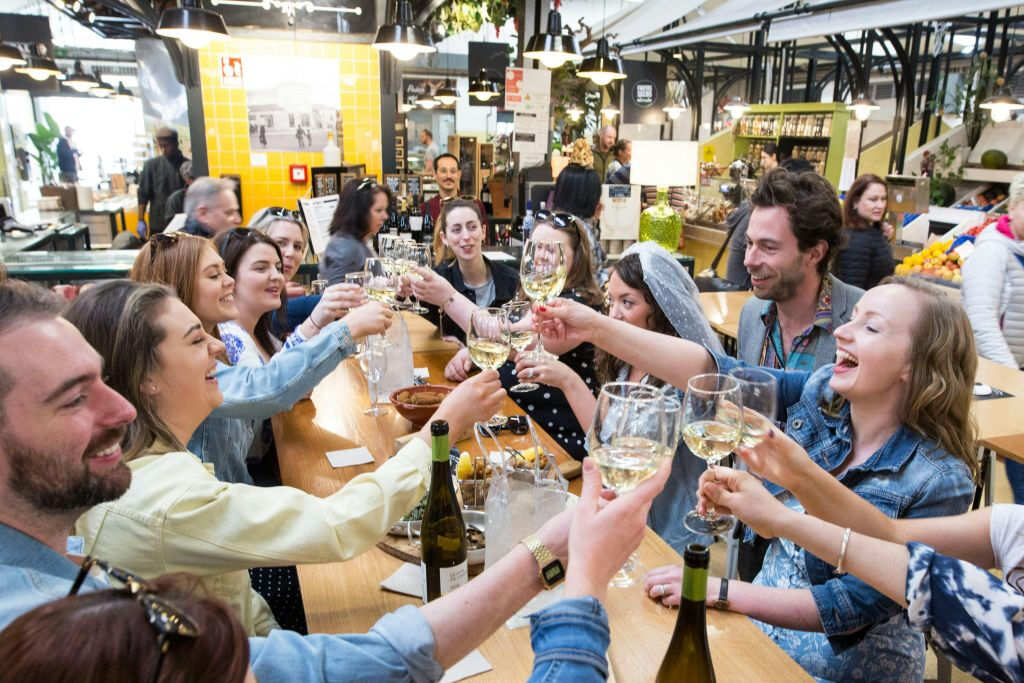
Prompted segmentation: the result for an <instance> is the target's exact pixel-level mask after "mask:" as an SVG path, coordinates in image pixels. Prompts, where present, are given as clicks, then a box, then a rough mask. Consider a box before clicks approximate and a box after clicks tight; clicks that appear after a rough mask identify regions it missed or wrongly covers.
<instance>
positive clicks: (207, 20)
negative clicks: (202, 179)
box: [156, 0, 228, 50]
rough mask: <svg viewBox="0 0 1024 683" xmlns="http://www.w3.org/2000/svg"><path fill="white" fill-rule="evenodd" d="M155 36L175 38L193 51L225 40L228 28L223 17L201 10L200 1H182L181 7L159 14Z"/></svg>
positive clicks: (171, 8)
mask: <svg viewBox="0 0 1024 683" xmlns="http://www.w3.org/2000/svg"><path fill="white" fill-rule="evenodd" d="M156 32H157V35H160V36H164V37H165V38H175V39H177V40H180V41H181V42H183V43H185V45H187V46H188V47H190V48H192V49H193V50H199V49H202V48H204V47H206V46H207V45H209V44H210V42H211V41H213V40H217V39H222V38H227V37H228V27H227V25H226V24H225V23H224V17H222V16H221V15H219V14H217V13H216V12H213V11H210V10H208V9H203V6H202V4H201V2H200V0H182V3H181V7H170V8H168V9H165V10H164V11H163V12H162V13H161V14H160V23H159V24H157V27H156Z"/></svg>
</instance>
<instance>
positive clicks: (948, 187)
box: [928, 141, 964, 206]
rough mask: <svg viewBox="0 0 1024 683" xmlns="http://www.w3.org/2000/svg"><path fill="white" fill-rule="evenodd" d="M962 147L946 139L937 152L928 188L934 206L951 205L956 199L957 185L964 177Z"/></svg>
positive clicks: (929, 197) (930, 200)
mask: <svg viewBox="0 0 1024 683" xmlns="http://www.w3.org/2000/svg"><path fill="white" fill-rule="evenodd" d="M961 149H962V148H961V147H960V146H959V145H950V144H949V142H948V141H946V142H943V143H942V145H941V146H940V147H939V151H938V152H937V153H936V154H935V167H934V171H933V173H932V179H931V183H930V184H929V188H928V200H929V202H930V203H931V204H932V205H933V206H949V205H951V204H952V203H953V202H954V201H955V200H956V186H957V184H959V183H960V182H961V181H962V180H963V179H964V165H963V162H961V160H960V154H959V152H960V150H961Z"/></svg>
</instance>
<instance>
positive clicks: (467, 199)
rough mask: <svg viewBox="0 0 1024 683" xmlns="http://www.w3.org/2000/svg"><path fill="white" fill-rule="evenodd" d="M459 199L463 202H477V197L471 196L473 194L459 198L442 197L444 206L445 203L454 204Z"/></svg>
mask: <svg viewBox="0 0 1024 683" xmlns="http://www.w3.org/2000/svg"><path fill="white" fill-rule="evenodd" d="M457 199H461V200H463V201H467V202H473V201H476V197H474V196H473V195H471V194H462V195H459V196H458V197H441V203H442V204H444V203H445V202H454V201H455V200H457Z"/></svg>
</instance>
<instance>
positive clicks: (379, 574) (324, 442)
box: [273, 316, 809, 683]
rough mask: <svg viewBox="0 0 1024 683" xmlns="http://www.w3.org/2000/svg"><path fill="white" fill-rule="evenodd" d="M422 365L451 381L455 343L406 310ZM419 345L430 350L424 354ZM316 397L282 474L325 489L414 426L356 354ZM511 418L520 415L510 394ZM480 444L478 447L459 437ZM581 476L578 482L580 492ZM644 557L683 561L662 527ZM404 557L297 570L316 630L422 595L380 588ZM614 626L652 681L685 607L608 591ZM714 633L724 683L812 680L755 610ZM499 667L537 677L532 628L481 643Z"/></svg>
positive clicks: (282, 426)
mask: <svg viewBox="0 0 1024 683" xmlns="http://www.w3.org/2000/svg"><path fill="white" fill-rule="evenodd" d="M407 321H408V323H409V328H410V338H411V339H412V342H413V348H414V349H416V350H417V352H416V353H415V354H414V364H415V365H416V366H417V367H424V366H426V367H427V368H429V371H430V381H431V382H432V383H437V384H444V383H447V382H445V380H444V366H445V364H446V363H447V360H448V358H450V356H451V354H452V352H453V350H454V348H455V347H454V346H452V345H448V344H446V343H444V342H440V341H439V340H437V339H436V336H435V334H434V331H433V326H432V325H430V323H427V322H426V321H424V320H422V319H420V318H416V317H414V316H407ZM420 348H428V349H431V350H429V351H425V352H419V351H418V350H419V349H420ZM311 398H312V400H310V401H300V402H299V403H298V404H296V406H295V407H294V408H293V409H292V410H291V411H289V412H287V413H282V414H280V415H278V416H276V417H275V418H274V420H273V424H274V437H275V440H276V443H277V453H278V459H279V460H280V465H281V478H282V480H283V482H284V483H285V484H287V485H289V486H295V487H297V488H300V489H302V490H304V491H307V492H309V493H312V494H314V495H318V496H321V497H322V496H326V495H328V494H331V493H333V492H334V491H337V490H338V489H339V488H340V487H341V486H343V485H344V484H345V483H346V482H347V481H348V480H350V479H351V478H353V477H355V476H356V475H358V474H360V473H362V472H367V471H372V470H373V469H375V468H376V467H377V466H378V465H379V464H381V463H383V462H384V461H386V460H387V458H388V457H390V456H391V455H392V454H393V453H394V451H395V449H394V441H395V438H397V437H399V436H402V435H404V434H408V433H410V432H411V431H412V427H411V425H410V423H409V422H407V421H406V420H404V419H403V418H401V417H400V416H398V415H396V414H395V412H394V410H393V409H392V411H391V412H390V413H389V414H388V415H387V416H384V417H378V418H373V417H368V416H364V415H363V414H362V411H363V409H364V408H366V407H367V406H368V405H369V403H368V398H367V390H366V384H365V382H364V381H363V379H362V377H361V376H360V373H359V369H358V366H357V365H356V362H355V361H354V360H353V359H350V360H347V361H345V362H343V363H342V364H341V365H340V366H339V367H338V369H337V370H335V371H334V372H333V373H331V375H329V376H328V377H327V378H326V379H324V381H323V382H321V383H320V385H319V386H318V387H317V388H316V389H315V390H314V391H313V395H312V397H311ZM503 411H504V412H505V414H506V415H512V414H521V411H520V410H519V408H518V406H516V405H515V403H514V402H513V401H512V400H511V399H507V400H506V401H505V406H504V407H503ZM538 431H539V432H540V437H541V439H542V440H543V441H544V443H545V445H546V446H547V448H548V449H549V450H550V451H551V452H552V453H554V454H555V455H556V457H558V459H559V460H563V459H566V458H568V456H567V455H566V454H565V453H564V452H563V451H562V450H561V449H560V448H559V447H558V446H557V444H556V442H555V441H554V440H553V439H552V438H551V437H549V436H548V435H547V434H545V433H543V431H542V430H539V428H538ZM356 445H362V446H366V447H367V448H368V449H369V450H370V453H371V454H372V455H373V457H374V460H375V464H373V465H363V466H357V467H346V468H342V469H337V470H336V469H333V468H331V466H330V465H329V464H328V462H327V458H326V457H324V453H325V452H327V451H331V450H336V449H340V448H351V447H353V446H356ZM456 445H457V446H459V447H460V448H463V449H466V450H472V451H473V452H475V451H476V447H475V445H472V446H470V445H469V444H468V443H466V442H460V443H458V444H456ZM579 485H580V480H578V479H577V480H574V481H572V482H570V490H571V491H573V492H575V493H578V492H579ZM637 555H638V557H639V559H640V561H641V562H642V563H643V564H644V565H645V566H647V567H648V568H653V567H658V566H661V565H665V564H681V563H682V559H681V558H680V557H679V555H678V554H677V553H676V552H675V551H674V550H672V548H671V547H669V546H668V545H667V544H665V542H664V541H662V540H661V539H660V538H659V537H658V536H657V535H656V534H655V533H654V532H653V531H648V533H647V536H646V537H645V538H644V541H643V543H642V544H641V545H640V548H639V550H638V551H637ZM400 564H401V563H400V562H399V560H397V559H395V558H393V557H391V556H389V555H386V554H385V553H383V552H382V551H380V550H378V549H376V548H374V549H371V550H369V551H368V552H365V553H363V554H362V555H360V556H359V557H356V558H354V559H352V560H350V561H349V562H338V563H332V564H324V565H303V566H300V567H299V568H298V572H299V583H300V584H301V586H302V594H303V599H304V601H305V605H306V619H307V622H308V624H309V629H310V631H311V632H326V633H361V632H365V631H367V630H369V628H370V627H371V626H372V625H373V624H374V622H376V621H377V620H378V619H379V618H380V617H381V616H383V615H384V614H385V613H387V612H390V611H393V610H395V609H397V608H399V607H401V606H402V605H409V604H412V605H415V604H419V600H417V599H415V598H410V597H408V596H403V595H398V594H395V593H388V592H386V591H383V590H381V588H380V582H381V581H382V580H384V579H385V578H387V577H388V576H390V575H391V574H392V573H393V572H394V571H395V570H397V569H398V568H399V566H400ZM605 607H606V609H607V610H608V614H609V618H610V624H611V629H612V644H611V647H610V648H609V651H608V657H609V662H610V663H611V667H612V671H613V673H614V675H615V678H616V680H617V681H620V682H623V683H625V682H628V681H651V680H653V679H654V676H655V673H656V672H657V669H658V665H659V664H660V663H661V658H662V656H663V654H664V652H665V650H666V649H667V647H668V642H669V640H670V638H671V636H672V629H673V628H674V626H675V619H676V614H677V611H676V610H670V609H668V608H665V607H662V606H660V605H659V604H656V603H655V602H653V601H652V600H650V599H648V598H647V597H646V596H645V595H644V593H643V590H642V588H641V587H640V586H633V587H630V588H611V589H609V593H608V599H607V601H606V604H605ZM708 638H709V641H710V645H711V654H712V657H713V659H714V662H715V673H716V676H717V679H718V680H719V681H741V682H743V683H747V681H750V680H759V679H763V678H764V677H765V672H768V671H770V672H772V677H773V678H775V679H777V680H786V681H790V680H793V681H798V680H809V678H808V676H807V675H806V674H805V673H804V671H803V669H801V668H800V666H799V665H797V664H796V662H794V661H793V660H792V659H790V658H789V656H788V655H786V653H785V652H783V651H782V650H781V649H780V648H779V647H778V646H776V645H775V644H774V643H773V642H772V641H771V640H770V639H769V638H768V637H767V636H765V635H764V634H763V633H762V632H761V631H760V630H759V629H758V628H757V627H756V626H754V624H753V623H752V622H750V621H749V620H748V619H747V618H746V617H744V616H741V615H739V614H733V613H729V612H720V611H717V610H708ZM480 650H481V652H482V653H483V655H484V656H485V657H486V658H487V660H488V661H489V662H490V663H491V665H492V666H493V667H494V670H493V671H491V672H489V673H487V674H484V675H482V676H479V677H476V678H474V679H473V680H479V681H522V680H526V679H527V678H528V677H529V674H530V671H531V668H532V665H533V654H532V650H531V648H530V642H529V629H528V628H520V629H516V630H514V631H510V630H509V629H507V628H505V627H501V628H500V629H498V631H497V632H496V633H494V634H493V635H492V636H491V637H490V638H488V639H487V641H485V642H484V644H483V645H482V646H481V647H480Z"/></svg>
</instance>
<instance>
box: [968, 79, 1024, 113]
mask: <svg viewBox="0 0 1024 683" xmlns="http://www.w3.org/2000/svg"><path fill="white" fill-rule="evenodd" d="M1005 83H1006V81H1005V80H1004V79H1003V77H1002V76H1000V77H999V78H997V79H996V88H997V90H996V92H995V94H994V95H992V96H991V97H987V98H985V101H984V102H982V103H981V104H979V105H978V106H979V107H980V108H981V109H988V115H989V116H991V117H992V120H993V121H994V122H995V123H1002V122H1004V121H1009V120H1010V116H1011V115H1012V114H1013V112H1015V111H1020V110H1021V109H1024V102H1021V101H1020V100H1019V99H1017V98H1016V97H1014V96H1013V93H1011V92H1010V89H1009V88H1007V87H1006V86H1005Z"/></svg>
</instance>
